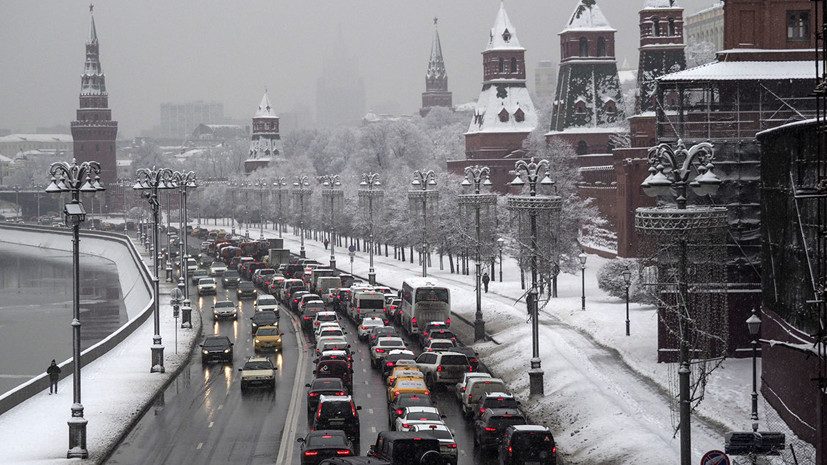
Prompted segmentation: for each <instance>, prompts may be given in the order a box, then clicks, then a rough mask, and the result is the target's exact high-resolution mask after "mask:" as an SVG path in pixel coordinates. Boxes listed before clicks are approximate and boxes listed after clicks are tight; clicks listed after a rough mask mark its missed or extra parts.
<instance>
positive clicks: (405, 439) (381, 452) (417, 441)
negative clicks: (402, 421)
mask: <svg viewBox="0 0 827 465" xmlns="http://www.w3.org/2000/svg"><path fill="white" fill-rule="evenodd" d="M368 457H376V458H379V459H383V460H387V461H388V462H390V463H391V465H409V464H423V463H428V464H431V463H443V461H442V457H440V455H439V439H437V438H436V437H434V436H433V435H431V434H430V433H420V432H415V431H381V432H380V433H379V434H378V435H377V436H376V444H373V445H372V446H370V451H369V452H368Z"/></svg>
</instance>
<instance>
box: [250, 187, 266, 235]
mask: <svg viewBox="0 0 827 465" xmlns="http://www.w3.org/2000/svg"><path fill="white" fill-rule="evenodd" d="M253 185H254V186H256V189H258V240H260V241H263V240H264V188H265V187H267V181H265V180H264V179H257V180H256V182H255V183H254V184H253Z"/></svg>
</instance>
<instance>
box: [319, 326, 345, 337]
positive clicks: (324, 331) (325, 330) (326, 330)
mask: <svg viewBox="0 0 827 465" xmlns="http://www.w3.org/2000/svg"><path fill="white" fill-rule="evenodd" d="M345 334H347V331H345V330H343V329H342V327H341V326H339V325H336V326H332V325H330V326H325V327H322V328H320V329H319V332H318V333H316V335H315V339H319V338H322V337H330V336H344V335H345Z"/></svg>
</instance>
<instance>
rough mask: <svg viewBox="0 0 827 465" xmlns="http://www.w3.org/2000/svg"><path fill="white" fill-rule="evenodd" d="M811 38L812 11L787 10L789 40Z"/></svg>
mask: <svg viewBox="0 0 827 465" xmlns="http://www.w3.org/2000/svg"><path fill="white" fill-rule="evenodd" d="M809 38H810V12H809V11H807V10H800V11H788V12H787V40H808V39H809Z"/></svg>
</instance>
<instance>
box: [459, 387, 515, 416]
mask: <svg viewBox="0 0 827 465" xmlns="http://www.w3.org/2000/svg"><path fill="white" fill-rule="evenodd" d="M486 392H509V390H508V386H506V385H505V382H503V380H501V379H500V378H472V379H470V380H468V384H467V386H466V387H465V394H464V395H463V397H462V413H463V414H464V415H465V417H466V418H470V417H471V415H473V414H474V411H475V410H476V409H477V403H478V402H479V401H480V397H482V395H483V394H485V393H486Z"/></svg>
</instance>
